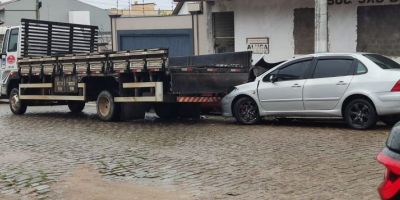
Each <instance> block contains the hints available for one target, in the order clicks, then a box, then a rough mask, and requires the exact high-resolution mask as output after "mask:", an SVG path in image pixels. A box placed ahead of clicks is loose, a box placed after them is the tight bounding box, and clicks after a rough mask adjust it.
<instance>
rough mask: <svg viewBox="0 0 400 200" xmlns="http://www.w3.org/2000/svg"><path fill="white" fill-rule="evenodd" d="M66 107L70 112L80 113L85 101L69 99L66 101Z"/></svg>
mask: <svg viewBox="0 0 400 200" xmlns="http://www.w3.org/2000/svg"><path fill="white" fill-rule="evenodd" d="M68 108H69V110H70V111H71V113H81V112H82V110H83V109H84V108H85V102H81V101H70V102H68Z"/></svg>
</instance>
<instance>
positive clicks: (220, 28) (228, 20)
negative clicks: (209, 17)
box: [213, 12, 235, 53]
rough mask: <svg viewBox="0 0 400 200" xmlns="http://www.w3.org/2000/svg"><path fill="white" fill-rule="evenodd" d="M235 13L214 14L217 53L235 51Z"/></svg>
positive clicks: (215, 48)
mask: <svg viewBox="0 0 400 200" xmlns="http://www.w3.org/2000/svg"><path fill="white" fill-rule="evenodd" d="M234 19H235V18H234V13H233V12H216V13H213V33H214V50H215V53H226V52H234V51H235V20H234Z"/></svg>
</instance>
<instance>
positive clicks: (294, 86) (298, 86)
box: [292, 83, 301, 88]
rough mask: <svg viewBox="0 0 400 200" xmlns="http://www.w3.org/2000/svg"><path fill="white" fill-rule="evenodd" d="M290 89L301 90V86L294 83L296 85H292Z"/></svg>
mask: <svg viewBox="0 0 400 200" xmlns="http://www.w3.org/2000/svg"><path fill="white" fill-rule="evenodd" d="M292 88H301V85H299V84H297V83H296V84H294V85H292Z"/></svg>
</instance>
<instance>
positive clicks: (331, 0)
mask: <svg viewBox="0 0 400 200" xmlns="http://www.w3.org/2000/svg"><path fill="white" fill-rule="evenodd" d="M398 2H400V0H328V5H346V4H352V3H359V4H381V3H398Z"/></svg>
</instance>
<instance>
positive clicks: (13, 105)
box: [9, 88, 28, 115]
mask: <svg viewBox="0 0 400 200" xmlns="http://www.w3.org/2000/svg"><path fill="white" fill-rule="evenodd" d="M9 104H10V109H11V112H12V113H14V114H16V115H23V114H25V112H26V109H27V107H28V106H27V105H26V103H25V102H23V101H22V100H21V99H20V98H19V90H18V88H14V89H12V90H11V92H10V98H9Z"/></svg>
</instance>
